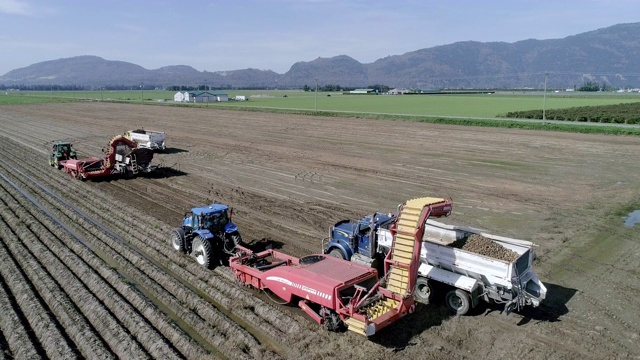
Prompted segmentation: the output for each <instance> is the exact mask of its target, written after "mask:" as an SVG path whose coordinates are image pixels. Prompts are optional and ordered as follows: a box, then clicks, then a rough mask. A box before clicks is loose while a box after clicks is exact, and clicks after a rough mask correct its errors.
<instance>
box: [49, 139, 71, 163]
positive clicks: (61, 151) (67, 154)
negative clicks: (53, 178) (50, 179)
mask: <svg viewBox="0 0 640 360" xmlns="http://www.w3.org/2000/svg"><path fill="white" fill-rule="evenodd" d="M69 159H77V157H76V151H75V150H74V149H73V145H71V143H70V142H67V141H56V142H55V143H53V146H52V148H51V154H50V155H49V165H51V166H57V167H58V168H61V167H62V165H61V164H60V161H63V160H69Z"/></svg>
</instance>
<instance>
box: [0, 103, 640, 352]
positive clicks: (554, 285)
mask: <svg viewBox="0 0 640 360" xmlns="http://www.w3.org/2000/svg"><path fill="white" fill-rule="evenodd" d="M140 127H144V128H146V129H149V130H160V131H165V132H166V133H167V146H168V150H167V151H166V152H164V153H161V154H158V155H156V157H155V158H154V162H155V163H156V164H162V165H163V166H165V167H171V168H172V170H170V171H165V172H164V174H163V176H157V177H153V178H136V179H132V180H112V181H99V182H79V181H75V180H72V179H71V178H70V177H68V176H65V174H63V173H61V172H59V171H57V170H55V169H53V168H50V167H49V166H48V165H47V152H48V147H49V145H50V143H51V141H53V140H63V139H64V140H70V141H72V142H73V143H74V146H75V148H76V150H77V151H78V154H79V156H89V155H96V156H99V155H100V150H101V148H103V147H105V146H106V144H107V143H108V141H109V140H110V139H111V138H112V137H113V136H114V135H117V134H122V133H123V132H124V131H126V130H132V129H134V128H140ZM0 139H2V142H1V143H0V174H2V175H3V176H2V178H1V179H0V185H1V186H2V187H1V188H0V190H1V191H2V194H1V198H2V202H0V217H1V219H2V222H0V229H2V232H1V233H0V237H1V238H2V242H1V243H0V264H2V267H1V269H2V271H0V283H1V284H2V287H0V291H1V292H2V293H0V299H5V300H1V301H0V309H2V310H3V311H2V312H0V314H2V315H0V330H1V332H0V349H1V350H3V351H4V356H5V357H9V358H11V357H12V356H14V357H20V356H21V355H22V354H25V355H26V356H32V355H34V354H41V355H42V354H44V355H42V356H43V357H74V356H77V357H104V358H111V357H132V356H141V357H152V358H166V357H175V358H181V357H186V358H196V357H200V356H206V355H207V354H209V355H210V356H213V357H219V358H242V357H245V358H299V357H301V356H305V357H307V358H325V357H336V358H367V359H382V358H385V359H388V358H391V359H394V358H397V359H405V358H426V359H429V358H433V359H441V358H454V359H465V358H474V359H475V358H522V357H524V356H526V357H527V358H534V359H548V358H571V359H574V358H576V359H577V358H580V359H583V358H593V359H601V358H640V345H638V342H639V340H640V316H638V312H639V311H640V297H638V296H637V293H638V292H639V291H640V278H639V276H638V275H640V271H639V270H638V265H639V263H640V240H638V239H640V229H638V228H637V226H636V228H625V227H624V226H623V223H624V218H623V217H624V216H625V215H626V214H627V213H628V212H630V211H632V210H634V209H638V208H640V195H639V194H640V192H639V190H640V181H639V180H640V163H639V162H638V158H637V154H638V150H639V149H640V139H639V138H634V137H612V136H605V135H581V134H568V133H552V132H539V131H524V130H516V129H513V130H511V129H495V128H479V127H478V128H475V127H460V126H445V125H433V124H422V123H411V122H400V121H382V120H362V119H354V118H328V117H308V116H299V115H283V114H269V113H260V112H235V111H223V110H213V109H189V108H174V107H166V106H150V105H147V106H141V105H118V104H104V103H84V104H54V105H28V106H2V107H0ZM418 196H440V197H447V196H451V197H452V198H453V200H454V213H453V215H452V216H451V217H450V218H449V219H448V221H449V222H453V223H458V224H464V225H469V226H474V227H479V228H483V229H486V230H487V231H489V232H491V233H494V234H501V235H505V236H510V237H516V238H522V239H527V240H532V241H534V242H536V243H537V244H539V245H540V246H539V248H538V249H537V250H536V252H537V254H538V259H537V260H536V263H535V269H536V272H537V273H538V276H539V277H540V278H541V279H542V281H543V282H545V284H546V286H547V287H548V296H547V300H546V301H545V303H544V304H543V305H542V306H541V307H540V308H538V309H534V310H531V311H525V312H524V313H522V314H511V315H509V316H508V317H507V316H504V315H501V314H500V313H499V308H498V307H496V308H492V307H489V308H487V307H484V306H482V307H480V308H476V309H474V311H473V312H472V314H471V315H470V316H464V317H451V316H450V315H449V314H448V313H447V311H446V309H445V308H444V307H443V306H441V305H438V304H433V305H429V306H421V307H420V308H419V309H418V311H417V312H416V313H415V314H412V315H411V316H408V317H406V318H404V319H403V320H401V321H400V322H398V323H396V324H394V325H392V326H391V327H390V328H388V329H385V330H384V331H382V332H380V333H379V334H376V335H375V336H373V337H372V338H371V339H370V340H369V341H367V340H366V339H364V338H360V337H358V336H357V335H356V334H353V333H338V334H336V333H327V332H324V331H322V329H321V328H320V327H318V326H317V325H316V324H315V323H312V322H311V321H309V320H308V319H307V318H306V317H304V316H303V315H300V314H299V313H298V312H296V311H291V309H288V308H284V307H282V306H278V305H275V304H271V303H269V302H268V300H265V299H264V298H262V297H259V296H256V295H257V293H255V292H253V291H249V290H246V289H245V288H242V287H240V286H239V285H238V284H236V283H235V282H233V281H232V279H231V278H230V272H229V270H228V269H227V268H220V267H219V268H216V269H215V270H214V271H206V270H203V269H201V268H199V267H198V266H196V264H195V262H194V261H193V259H190V258H188V257H186V256H184V255H180V254H177V253H175V252H173V250H172V249H171V247H170V245H169V240H168V236H167V234H168V233H169V231H170V230H171V229H172V228H174V227H176V226H177V225H179V223H180V220H181V217H182V215H183V214H184V212H185V211H187V210H189V209H190V208H191V207H193V206H196V205H202V204H206V203H211V202H213V201H214V200H215V201H218V202H221V203H225V204H228V205H230V206H232V207H234V221H235V222H236V223H237V224H238V225H239V227H240V231H241V233H242V235H243V237H244V240H245V241H246V242H250V243H253V244H256V243H270V244H272V245H274V246H275V247H278V248H281V251H283V252H286V253H289V254H292V255H296V256H301V255H307V254H310V253H313V252H319V251H320V250H321V249H320V248H321V239H322V238H323V237H325V236H326V235H327V232H328V229H329V227H330V226H331V225H332V224H333V223H335V222H336V221H338V220H341V219H345V218H351V219H354V218H359V217H361V216H362V215H365V214H366V213H369V212H372V211H375V210H384V211H394V210H395V207H396V206H397V205H398V204H399V203H401V202H403V201H404V200H406V199H410V198H414V197H418ZM49 215H51V216H49ZM52 219H57V222H56V221H54V220H52ZM45 294H47V295H45ZM49 294H50V295H49ZM5 314H7V315H5ZM37 324H44V325H37ZM49 342H51V343H49ZM122 344H126V346H123V345H122ZM2 358H3V353H0V359H2Z"/></svg>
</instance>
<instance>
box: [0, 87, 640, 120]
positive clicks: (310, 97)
mask: <svg viewBox="0 0 640 360" xmlns="http://www.w3.org/2000/svg"><path fill="white" fill-rule="evenodd" d="M7 94H8V95H2V96H0V104H6V103H17V104H25V103H41V102H60V101H86V100H91V101H118V102H120V101H124V102H133V103H142V102H144V103H146V104H152V103H153V104H163V105H169V104H173V94H174V92H170V91H149V90H145V91H144V92H142V91H140V90H135V91H107V90H104V91H99V90H97V91H31V92H25V91H23V92H12V93H7ZM236 95H245V96H247V97H248V98H249V100H248V101H229V102H222V103H208V104H203V103H198V104H190V105H197V106H218V107H243V108H246V107H260V108H274V109H292V110H303V111H315V110H316V109H317V110H318V111H322V112H327V111H340V112H355V113H375V114H397V115H424V116H464V117H498V116H504V115H505V114H506V113H507V112H510V111H511V112H513V111H526V110H536V109H542V108H543V103H544V106H545V108H546V109H547V110H548V109H564V108H571V107H578V106H598V105H612V104H620V103H630V102H639V101H640V94H638V93H636V94H617V93H597V94H584V93H568V92H561V93H553V92H548V93H547V96H546V101H544V100H543V94H542V92H531V93H510V92H504V93H495V94H480V95H401V96H391V95H377V96H376V95H343V94H342V93H325V92H319V93H318V94H317V97H316V94H315V93H313V92H303V91H284V90H255V91H254V90H242V91H233V90H232V91H229V97H234V96H236ZM162 100H166V102H162Z"/></svg>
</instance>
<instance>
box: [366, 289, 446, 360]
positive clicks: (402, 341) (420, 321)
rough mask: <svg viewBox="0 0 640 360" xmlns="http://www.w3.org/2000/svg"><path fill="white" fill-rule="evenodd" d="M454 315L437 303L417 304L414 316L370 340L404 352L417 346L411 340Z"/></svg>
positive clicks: (395, 324)
mask: <svg viewBox="0 0 640 360" xmlns="http://www.w3.org/2000/svg"><path fill="white" fill-rule="evenodd" d="M452 316H454V315H452V314H451V312H449V310H448V309H447V308H446V307H445V306H444V305H443V304H441V303H440V301H435V302H434V303H432V304H429V305H424V304H420V303H417V306H416V310H415V312H414V313H413V314H408V315H407V316H405V317H403V318H402V319H400V320H398V321H396V322H395V323H393V324H391V325H389V326H387V327H386V328H384V329H382V330H380V331H379V332H378V333H376V334H374V335H373V336H370V337H369V340H371V341H373V342H375V343H377V344H380V345H382V346H384V347H386V348H390V349H393V352H398V351H402V350H404V349H405V348H407V347H410V346H412V345H416V343H414V342H412V341H411V339H412V338H413V337H414V336H416V335H419V334H421V333H422V332H424V331H425V330H427V329H429V328H431V327H434V326H439V325H441V324H442V323H443V322H444V321H445V320H447V319H448V318H450V317H452Z"/></svg>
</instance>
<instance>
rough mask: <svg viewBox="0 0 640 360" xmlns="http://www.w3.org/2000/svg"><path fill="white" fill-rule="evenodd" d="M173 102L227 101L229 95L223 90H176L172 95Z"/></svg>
mask: <svg viewBox="0 0 640 360" xmlns="http://www.w3.org/2000/svg"><path fill="white" fill-rule="evenodd" d="M173 101H175V102H215V101H229V95H228V94H227V93H226V92H224V91H218V90H208V91H185V92H177V93H175V94H174V95H173Z"/></svg>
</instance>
